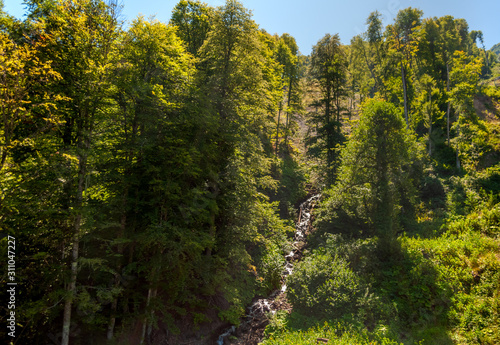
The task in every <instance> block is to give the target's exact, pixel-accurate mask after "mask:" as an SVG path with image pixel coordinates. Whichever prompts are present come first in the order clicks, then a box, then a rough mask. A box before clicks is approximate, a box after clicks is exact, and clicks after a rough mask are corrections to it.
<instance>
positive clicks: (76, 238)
mask: <svg viewBox="0 0 500 345" xmlns="http://www.w3.org/2000/svg"><path fill="white" fill-rule="evenodd" d="M88 146H89V139H88V138H87V139H85V148H84V152H83V153H82V154H81V155H80V156H79V157H78V166H79V169H78V190H77V194H76V202H75V209H76V210H77V215H76V218H75V223H74V227H73V249H72V251H71V277H70V282H69V286H68V289H67V292H68V294H67V297H66V301H65V303H64V315H63V330H62V339H61V345H68V344H69V335H70V334H69V333H70V327H71V308H72V305H73V298H74V294H75V290H76V279H77V274H78V258H79V249H80V226H81V223H82V206H83V189H84V182H85V177H86V170H87V151H86V149H87V148H88Z"/></svg>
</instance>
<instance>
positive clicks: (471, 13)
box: [4, 0, 500, 55]
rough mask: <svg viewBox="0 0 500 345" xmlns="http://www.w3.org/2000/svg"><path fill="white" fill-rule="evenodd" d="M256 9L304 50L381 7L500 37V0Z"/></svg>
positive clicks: (258, 2)
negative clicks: (457, 21)
mask: <svg viewBox="0 0 500 345" xmlns="http://www.w3.org/2000/svg"><path fill="white" fill-rule="evenodd" d="M177 2H178V1H177V0H122V3H123V5H124V8H123V15H124V17H125V19H127V20H130V21H131V20H133V19H134V18H135V17H136V16H137V15H138V14H139V13H142V14H144V15H145V16H146V17H148V16H151V15H156V18H157V19H158V20H161V21H164V22H168V21H169V19H170V15H171V13H172V8H173V7H174V6H175V4H177ZM204 2H206V3H207V4H209V5H211V6H220V5H223V4H224V2H225V1H224V0H205V1H204ZM242 3H243V5H244V6H245V7H246V8H248V9H250V10H252V13H253V19H254V20H255V21H256V22H257V24H259V25H260V27H261V28H264V29H265V30H266V31H268V32H269V33H271V34H274V33H278V34H282V33H284V32H288V33H289V34H291V35H292V36H294V37H295V39H296V40H297V43H298V45H299V48H300V51H301V52H302V53H303V54H306V55H307V54H309V53H310V52H311V48H312V46H313V45H314V44H316V42H317V41H318V40H319V39H321V38H322V37H323V36H324V35H325V34H327V33H330V34H336V33H338V34H339V35H340V38H341V40H342V42H343V43H345V44H349V42H350V40H351V38H352V37H353V36H355V35H357V34H359V33H361V32H363V31H365V21H366V18H367V17H368V15H369V14H370V12H372V11H375V10H378V11H379V12H380V13H382V15H383V17H384V25H387V24H390V23H392V21H393V19H394V18H395V17H396V15H397V13H398V11H399V10H400V9H404V8H407V7H414V8H415V7H416V8H420V9H421V10H423V12H424V17H425V18H427V17H440V16H444V15H452V16H453V17H455V18H465V19H466V20H467V23H468V24H469V30H481V31H482V32H483V36H484V42H485V46H486V48H487V49H490V48H491V47H492V46H493V45H494V44H496V43H499V42H500V1H499V0H479V1H470V0H242ZM4 4H5V8H4V10H5V11H7V12H8V13H10V14H12V15H14V16H16V17H18V18H20V17H22V15H23V13H24V9H23V8H24V6H23V4H22V0H4Z"/></svg>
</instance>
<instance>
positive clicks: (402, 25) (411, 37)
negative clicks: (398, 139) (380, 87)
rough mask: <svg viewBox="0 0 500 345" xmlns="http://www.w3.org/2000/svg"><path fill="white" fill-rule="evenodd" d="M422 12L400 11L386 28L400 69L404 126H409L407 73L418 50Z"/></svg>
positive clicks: (407, 9)
mask: <svg viewBox="0 0 500 345" xmlns="http://www.w3.org/2000/svg"><path fill="white" fill-rule="evenodd" d="M421 17H422V11H421V10H418V9H413V8H411V7H409V8H406V9H404V10H400V11H399V12H398V15H397V17H396V20H395V22H394V24H393V25H390V26H388V27H387V34H388V38H387V39H388V41H389V45H390V47H391V51H392V54H391V55H392V56H393V57H394V58H395V59H396V60H397V61H398V62H399V65H400V67H401V81H402V88H403V105H404V114H405V121H406V125H407V126H409V123H410V119H409V111H410V110H409V103H410V100H409V90H408V87H409V86H410V81H411V80H410V79H411V78H410V77H409V71H411V69H412V65H413V59H414V56H415V55H416V52H417V49H418V40H419V39H418V37H419V35H420V34H421V26H420V24H421Z"/></svg>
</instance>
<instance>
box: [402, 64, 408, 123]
mask: <svg viewBox="0 0 500 345" xmlns="http://www.w3.org/2000/svg"><path fill="white" fill-rule="evenodd" d="M401 79H402V81H403V101H404V106H405V120H406V128H407V129H408V128H409V123H408V98H407V96H408V95H407V93H406V75H405V68H404V66H403V62H401Z"/></svg>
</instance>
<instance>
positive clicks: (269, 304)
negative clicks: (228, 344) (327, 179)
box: [217, 194, 321, 345]
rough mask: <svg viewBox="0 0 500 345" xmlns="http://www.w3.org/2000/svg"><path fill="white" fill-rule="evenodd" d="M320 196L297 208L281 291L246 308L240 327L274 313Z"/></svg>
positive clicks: (219, 343)
mask: <svg viewBox="0 0 500 345" xmlns="http://www.w3.org/2000/svg"><path fill="white" fill-rule="evenodd" d="M320 196H321V195H320V194H316V195H314V196H312V197H310V198H309V199H307V200H306V201H304V202H303V203H302V204H300V206H299V220H298V222H297V225H296V227H295V235H294V242H293V248H294V249H293V250H292V251H290V253H288V254H287V255H285V260H286V264H285V266H284V267H283V272H282V285H281V289H279V290H275V291H274V292H273V293H272V294H271V295H269V296H268V297H267V298H261V299H258V300H257V301H255V302H254V303H253V304H252V305H251V306H250V307H248V311H249V312H248V315H246V320H245V321H244V322H242V324H241V325H240V327H242V326H244V325H246V324H248V323H250V322H252V321H254V320H260V319H262V318H264V317H265V316H266V314H267V313H271V314H274V313H276V304H275V300H276V298H277V297H278V296H279V295H281V294H283V293H284V292H285V291H286V288H287V287H286V277H287V276H289V275H290V274H292V272H293V261H295V260H296V259H297V257H298V256H299V251H300V249H301V247H302V244H303V243H304V242H305V234H306V232H307V229H308V228H309V225H310V224H311V209H312V207H313V203H314V202H315V201H317V200H318V199H319V198H320ZM235 330H236V328H235V327H234V326H232V327H231V328H229V329H228V330H226V331H225V332H224V333H223V334H221V335H220V336H219V339H218V340H217V345H224V339H225V338H226V337H228V336H230V335H231V334H234V332H235Z"/></svg>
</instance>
